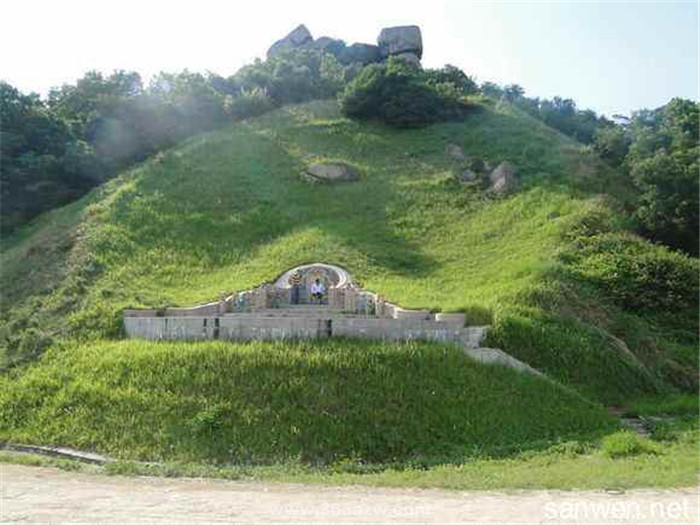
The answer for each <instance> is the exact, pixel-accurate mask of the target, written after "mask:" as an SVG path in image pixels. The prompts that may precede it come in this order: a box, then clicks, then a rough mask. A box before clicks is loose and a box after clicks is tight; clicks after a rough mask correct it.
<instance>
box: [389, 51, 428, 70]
mask: <svg viewBox="0 0 700 525" xmlns="http://www.w3.org/2000/svg"><path fill="white" fill-rule="evenodd" d="M392 56H393V57H395V58H398V59H400V60H403V61H404V62H405V63H406V64H408V65H409V66H413V67H417V68H419V69H420V68H422V66H421V63H420V58H418V55H416V54H415V53H399V54H398V55H392Z"/></svg>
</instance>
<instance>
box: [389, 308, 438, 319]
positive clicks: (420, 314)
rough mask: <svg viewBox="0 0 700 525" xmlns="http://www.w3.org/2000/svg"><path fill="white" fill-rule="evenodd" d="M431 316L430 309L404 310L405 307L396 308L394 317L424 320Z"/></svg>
mask: <svg viewBox="0 0 700 525" xmlns="http://www.w3.org/2000/svg"><path fill="white" fill-rule="evenodd" d="M429 318H430V311H428V310H404V309H403V308H396V309H395V310H394V319H398V320H416V321H424V320H427V319H429Z"/></svg>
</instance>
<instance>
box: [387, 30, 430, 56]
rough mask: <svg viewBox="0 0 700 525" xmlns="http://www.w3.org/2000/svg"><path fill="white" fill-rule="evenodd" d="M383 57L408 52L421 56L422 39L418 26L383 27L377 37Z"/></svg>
mask: <svg viewBox="0 0 700 525" xmlns="http://www.w3.org/2000/svg"><path fill="white" fill-rule="evenodd" d="M377 43H378V44H379V50H380V52H381V54H382V57H383V58H386V57H389V56H393V55H403V54H404V53H410V54H411V55H415V56H416V57H418V59H419V60H420V59H421V58H422V57H423V39H422V38H421V33H420V27H418V26H397V27H385V28H384V29H382V31H381V33H379V38H377Z"/></svg>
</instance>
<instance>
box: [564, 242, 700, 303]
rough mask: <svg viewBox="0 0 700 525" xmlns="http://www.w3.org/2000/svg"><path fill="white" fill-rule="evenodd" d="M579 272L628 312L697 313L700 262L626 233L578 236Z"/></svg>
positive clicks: (575, 264)
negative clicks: (667, 311) (692, 311)
mask: <svg viewBox="0 0 700 525" xmlns="http://www.w3.org/2000/svg"><path fill="white" fill-rule="evenodd" d="M576 244H577V246H576V250H575V252H576V254H575V255H572V258H573V259H574V261H573V262H574V268H575V269H576V271H577V273H578V274H579V276H582V277H584V278H586V279H587V280H590V281H592V282H593V283H595V284H596V285H598V286H600V287H602V288H603V289H605V291H606V292H608V293H609V294H610V296H611V297H612V298H613V299H614V300H615V302H617V303H618V304H619V305H620V306H621V307H623V308H625V309H627V310H632V311H634V310H654V311H663V310H672V311H676V312H679V311H687V310H696V309H697V305H698V302H697V301H698V264H697V260H693V259H691V258H690V257H687V256H685V255H682V254H680V253H677V252H672V251H671V250H669V249H667V248H665V247H663V246H657V245H652V244H649V243H648V242H645V241H644V240H643V239H641V238H639V237H636V236H634V235H630V234H625V233H602V234H598V235H593V236H591V237H585V238H579V241H578V242H577V243H576Z"/></svg>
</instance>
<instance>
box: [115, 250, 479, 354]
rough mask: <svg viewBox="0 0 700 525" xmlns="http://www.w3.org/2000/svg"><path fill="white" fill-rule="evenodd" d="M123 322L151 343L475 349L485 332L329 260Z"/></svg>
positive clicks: (129, 315)
mask: <svg viewBox="0 0 700 525" xmlns="http://www.w3.org/2000/svg"><path fill="white" fill-rule="evenodd" d="M317 280H318V281H319V282H321V283H323V285H324V287H325V289H326V290H327V293H326V295H325V297H324V299H323V303H324V304H310V303H311V302H312V301H311V293H310V288H311V285H312V283H314V282H315V281H317ZM295 287H296V290H295V289H294V288H295ZM295 301H296V302H298V303H299V304H294V303H295ZM124 327H125V330H126V333H127V335H128V336H129V337H137V338H143V339H150V340H160V339H164V340H202V339H222V340H240V341H247V340H254V339H317V338H326V337H359V338H366V339H381V340H388V341H408V340H428V341H443V342H450V343H457V344H460V345H462V346H464V347H465V348H477V347H478V346H479V343H480V341H481V339H482V338H483V336H484V334H485V331H486V327H466V326H465V316H464V314H442V313H437V314H434V313H431V312H429V311H428V310H408V309H404V308H401V307H399V306H397V305H395V304H393V303H390V302H388V301H386V300H385V299H384V297H383V296H382V295H380V294H377V293H374V292H371V291H368V290H363V289H362V288H360V287H359V286H357V285H356V284H355V283H354V282H353V280H352V278H351V276H350V275H349V274H348V272H347V271H345V270H344V269H342V268H339V267H337V266H334V265H329V264H324V263H314V264H307V265H303V266H299V267H296V268H292V269H290V270H288V271H286V272H284V273H283V274H282V275H280V276H279V277H277V278H276V279H275V280H274V281H272V282H271V283H268V284H264V285H262V286H260V287H258V288H255V289H253V290H245V291H242V292H238V293H235V294H232V295H230V296H227V297H222V298H221V299H220V300H219V301H218V302H214V303H208V304H204V305H200V306H195V307H192V308H166V309H162V310H125V311H124Z"/></svg>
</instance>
